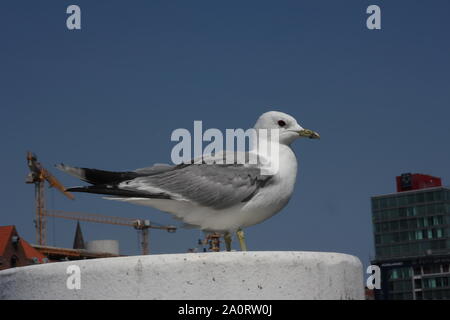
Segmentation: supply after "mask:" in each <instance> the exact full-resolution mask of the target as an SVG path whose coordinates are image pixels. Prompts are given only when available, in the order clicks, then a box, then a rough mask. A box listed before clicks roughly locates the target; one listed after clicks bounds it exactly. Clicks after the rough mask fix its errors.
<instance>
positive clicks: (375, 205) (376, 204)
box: [372, 199, 380, 210]
mask: <svg viewBox="0 0 450 320" xmlns="http://www.w3.org/2000/svg"><path fill="white" fill-rule="evenodd" d="M372 209H373V210H378V209H380V204H379V201H378V199H372Z"/></svg>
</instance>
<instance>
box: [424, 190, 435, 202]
mask: <svg viewBox="0 0 450 320" xmlns="http://www.w3.org/2000/svg"><path fill="white" fill-rule="evenodd" d="M425 201H426V202H431V201H434V196H433V192H427V193H425Z"/></svg>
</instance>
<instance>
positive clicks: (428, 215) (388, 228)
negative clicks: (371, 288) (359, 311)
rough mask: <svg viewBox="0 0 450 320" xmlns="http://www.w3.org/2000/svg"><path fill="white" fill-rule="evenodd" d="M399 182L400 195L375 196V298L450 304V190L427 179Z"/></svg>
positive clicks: (405, 176) (413, 176) (415, 176)
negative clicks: (377, 276) (377, 281)
mask: <svg viewBox="0 0 450 320" xmlns="http://www.w3.org/2000/svg"><path fill="white" fill-rule="evenodd" d="M396 182H397V192H396V193H392V194H384V195H378V196H374V197H372V223H373V233H374V240H375V241H374V242H375V255H376V256H375V260H374V261H372V264H375V265H378V266H380V269H381V289H380V290H376V293H375V298H376V299H389V300H391V299H393V300H400V299H417V300H419V299H450V283H449V282H450V272H449V263H450V189H449V188H446V187H443V186H442V183H441V179H440V178H437V177H432V176H428V175H422V174H403V175H401V176H399V177H397V178H396Z"/></svg>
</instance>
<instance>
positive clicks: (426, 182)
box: [395, 173, 442, 192]
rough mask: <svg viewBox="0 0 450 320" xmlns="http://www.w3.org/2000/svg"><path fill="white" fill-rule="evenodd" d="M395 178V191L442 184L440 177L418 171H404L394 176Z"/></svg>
mask: <svg viewBox="0 0 450 320" xmlns="http://www.w3.org/2000/svg"><path fill="white" fill-rule="evenodd" d="M395 180H396V182H397V192H402V191H409V190H419V189H425V188H433V187H441V186H442V180H441V178H438V177H433V176H430V175H427V174H420V173H404V174H402V175H400V176H398V177H396V178H395Z"/></svg>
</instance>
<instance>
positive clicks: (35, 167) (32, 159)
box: [25, 151, 75, 246]
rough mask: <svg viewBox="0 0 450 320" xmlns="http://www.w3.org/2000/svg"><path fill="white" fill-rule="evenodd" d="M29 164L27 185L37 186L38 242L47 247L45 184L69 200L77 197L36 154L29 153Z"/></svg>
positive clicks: (36, 222) (36, 223)
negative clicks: (42, 163)
mask: <svg viewBox="0 0 450 320" xmlns="http://www.w3.org/2000/svg"><path fill="white" fill-rule="evenodd" d="M27 163H28V168H29V169H30V173H29V174H28V176H27V179H26V181H25V182H26V183H30V184H31V183H33V184H34V186H35V199H36V221H35V225H36V241H37V243H38V244H39V245H41V246H45V243H46V221H45V192H44V190H45V189H44V188H45V182H46V181H47V182H48V184H49V185H50V187H54V188H56V189H57V190H59V191H60V192H62V193H63V194H64V195H65V196H66V197H67V198H69V199H71V200H73V199H75V197H74V196H73V194H71V193H70V192H67V191H66V188H65V187H64V186H63V185H62V184H61V183H60V182H59V181H58V179H56V178H55V177H54V176H53V175H52V174H51V173H50V172H49V171H48V170H46V169H45V168H44V167H43V166H42V165H41V164H40V163H39V162H38V161H37V157H36V155H35V154H34V153H32V152H30V151H28V152H27Z"/></svg>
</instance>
